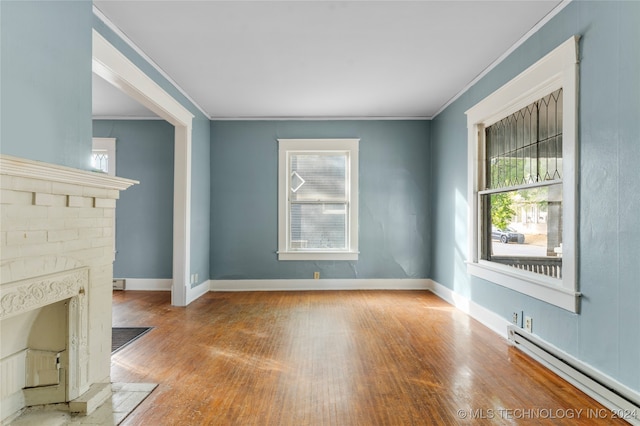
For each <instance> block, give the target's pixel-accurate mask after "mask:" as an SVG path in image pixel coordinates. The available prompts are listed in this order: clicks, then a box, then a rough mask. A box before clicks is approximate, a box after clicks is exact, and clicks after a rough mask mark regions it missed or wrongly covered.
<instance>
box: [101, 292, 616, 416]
mask: <svg viewBox="0 0 640 426" xmlns="http://www.w3.org/2000/svg"><path fill="white" fill-rule="evenodd" d="M113 300H114V326H153V327H155V329H154V330H152V331H151V332H149V333H147V334H146V335H145V336H143V337H142V338H140V339H139V340H138V341H136V342H135V343H133V344H131V345H129V346H127V347H126V348H124V349H123V350H121V351H120V352H118V353H117V354H115V355H114V356H113V357H112V368H111V371H112V373H111V379H112V381H114V382H154V383H159V386H158V388H157V389H156V390H155V391H154V392H153V393H152V394H151V396H150V397H149V398H147V399H146V400H145V401H144V402H143V403H142V404H141V405H140V406H139V407H138V408H137V409H136V410H135V411H134V412H133V414H131V415H130V416H129V417H128V418H127V419H126V420H125V422H124V423H123V424H126V425H426V424H443V425H457V424H554V425H558V424H571V425H575V424H614V423H615V422H616V421H619V422H620V423H621V424H626V423H624V422H622V421H621V420H616V419H613V418H612V416H611V414H610V412H609V410H607V409H605V408H604V407H603V406H601V405H600V404H598V403H597V402H595V401H594V400H592V399H591V398H589V397H588V396H586V395H585V394H583V393H582V392H580V391H579V390H577V389H576V388H574V387H573V386H571V385H570V384H568V383H567V382H565V381H564V380H562V379H560V378H559V377H558V376H556V375H555V374H553V373H551V372H550V371H548V370H546V369H544V368H543V367H541V366H540V365H539V364H538V363H536V362H535V361H533V360H531V359H529V358H528V357H526V356H525V355H523V354H521V353H520V352H519V351H518V350H517V349H515V348H513V347H511V346H509V345H508V343H507V342H506V341H505V340H503V339H501V338H500V337H498V336H497V335H495V334H494V333H493V332H492V331H490V330H488V329H487V328H485V327H484V326H482V325H480V324H479V323H478V322H476V321H475V320H473V319H471V318H470V317H468V316H467V315H465V314H463V313H461V312H459V311H457V310H456V309H455V308H453V307H451V306H450V305H448V304H446V303H445V302H443V301H442V300H440V299H439V298H437V297H436V296H434V295H433V294H431V293H429V292H422V291H348V292H339V291H325V292H313V291H309V292H250V293H207V294H206V295H204V296H203V297H201V298H200V299H198V300H196V301H195V302H193V303H192V304H191V305H189V306H188V307H186V308H178V307H173V306H170V294H169V293H168V292H135V291H126V292H121V291H120V292H114V298H113ZM562 417H564V418H562ZM596 417H601V419H598V418H596Z"/></svg>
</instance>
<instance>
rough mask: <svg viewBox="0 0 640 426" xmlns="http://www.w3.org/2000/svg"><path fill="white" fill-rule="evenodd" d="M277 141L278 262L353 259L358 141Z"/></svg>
mask: <svg viewBox="0 0 640 426" xmlns="http://www.w3.org/2000/svg"><path fill="white" fill-rule="evenodd" d="M278 142H279V182H278V186H279V188H278V192H279V207H278V208H279V212H278V215H279V231H278V234H279V241H278V255H279V256H278V258H279V259H280V260H296V259H299V260H354V259H357V255H358V225H357V217H358V203H357V194H358V192H357V191H358V140H357V139H280V140H279V141H278Z"/></svg>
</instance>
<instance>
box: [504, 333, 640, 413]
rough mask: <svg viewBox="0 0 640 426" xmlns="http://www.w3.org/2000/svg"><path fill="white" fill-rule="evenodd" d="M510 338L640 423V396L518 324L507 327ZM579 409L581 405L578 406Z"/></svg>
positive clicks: (540, 360) (611, 408) (595, 396)
mask: <svg viewBox="0 0 640 426" xmlns="http://www.w3.org/2000/svg"><path fill="white" fill-rule="evenodd" d="M508 335H509V341H511V343H513V345H514V346H516V347H517V348H518V349H520V350H521V351H523V352H524V353H526V354H527V355H529V356H530V357H532V358H533V359H535V360H536V361H538V362H540V363H542V364H543V365H545V366H546V367H547V368H549V369H551V370H552V371H553V372H555V373H556V374H558V375H559V376H560V377H562V378H563V379H565V380H567V381H568V382H570V383H571V384H573V385H574V386H576V387H577V388H578V389H580V390H581V391H583V392H584V393H586V394H587V395H589V396H590V397H592V398H593V399H595V400H596V401H598V402H600V403H601V404H602V405H604V406H605V407H607V408H608V409H609V410H610V411H609V412H608V413H606V415H607V416H608V417H607V418H612V417H619V418H622V419H624V420H626V421H627V422H628V423H630V424H633V425H640V395H639V394H638V393H637V392H634V391H633V390H631V389H629V388H627V387H626V386H624V385H622V384H621V383H618V382H616V381H615V380H613V379H611V378H610V377H607V376H605V375H603V374H602V373H600V372H598V371H596V370H594V369H593V368H591V367H589V366H587V365H585V364H583V363H582V362H580V361H578V360H576V359H575V358H573V357H572V356H570V355H568V354H566V353H564V352H563V351H561V350H560V349H558V348H556V347H554V346H552V345H550V344H549V343H546V342H544V341H543V340H541V339H539V338H537V337H536V336H534V335H533V334H529V333H527V332H526V331H524V330H522V329H521V328H519V327H515V326H509V327H508ZM578 408H579V407H578Z"/></svg>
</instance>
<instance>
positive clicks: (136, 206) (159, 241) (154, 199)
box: [93, 120, 174, 279]
mask: <svg viewBox="0 0 640 426" xmlns="http://www.w3.org/2000/svg"><path fill="white" fill-rule="evenodd" d="M93 136H95V137H104V138H116V167H117V174H118V176H122V177H126V178H129V179H135V180H138V181H140V184H139V185H134V186H132V187H131V188H129V189H128V190H126V191H124V192H123V193H122V194H120V199H119V200H118V206H117V209H116V250H117V254H116V260H115V262H114V264H113V276H114V277H116V278H167V279H170V278H172V276H173V274H172V270H173V264H172V262H173V152H174V150H173V145H174V128H173V126H172V125H171V124H169V123H167V122H166V121H162V120H144V121H137V120H136V121H132V120H94V121H93Z"/></svg>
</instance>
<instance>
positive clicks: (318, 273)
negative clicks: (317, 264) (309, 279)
mask: <svg viewBox="0 0 640 426" xmlns="http://www.w3.org/2000/svg"><path fill="white" fill-rule="evenodd" d="M313 279H314V280H319V279H320V272H314V273H313Z"/></svg>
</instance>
